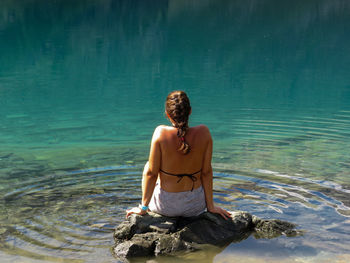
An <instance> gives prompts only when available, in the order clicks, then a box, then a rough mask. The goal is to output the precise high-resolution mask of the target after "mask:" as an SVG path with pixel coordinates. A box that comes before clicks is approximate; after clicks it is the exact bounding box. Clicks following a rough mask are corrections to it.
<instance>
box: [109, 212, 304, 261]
mask: <svg viewBox="0 0 350 263" xmlns="http://www.w3.org/2000/svg"><path fill="white" fill-rule="evenodd" d="M251 233H254V235H255V236H256V237H257V238H273V237H277V236H280V235H282V234H284V235H287V236H295V235H297V234H298V232H297V231H296V230H295V225H294V224H292V223H289V222H285V221H281V220H262V219H260V218H258V217H256V216H252V215H251V214H249V213H246V212H239V211H238V212H232V217H231V218H230V219H229V220H225V219H224V218H222V217H221V216H220V215H218V214H212V213H209V212H205V213H203V214H201V215H199V216H196V217H166V216H161V215H158V214H155V213H148V214H147V215H144V216H139V215H131V216H130V217H129V218H128V219H126V220H125V221H124V222H122V223H121V224H120V225H119V226H118V227H117V228H116V229H115V232H114V239H115V246H114V249H113V252H114V255H115V256H116V257H117V258H119V259H123V260H124V259H126V258H132V257H143V256H158V255H176V254H177V253H180V252H181V253H182V252H190V251H195V250H201V249H203V247H205V246H208V244H209V245H212V246H216V247H222V246H226V245H228V244H229V243H231V242H239V241H241V240H244V239H246V238H247V237H248V236H249V235H250V234H251Z"/></svg>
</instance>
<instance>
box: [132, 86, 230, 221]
mask: <svg viewBox="0 0 350 263" xmlns="http://www.w3.org/2000/svg"><path fill="white" fill-rule="evenodd" d="M165 113H166V115H167V117H168V118H169V120H170V122H171V123H172V126H171V127H169V126H165V125H161V126H158V127H157V128H156V129H155V131H154V134H153V138H152V142H151V150H150V155H149V160H148V162H147V163H146V165H145V168H144V171H143V178H142V204H141V205H140V206H139V207H134V208H132V209H131V210H128V211H126V213H127V214H126V217H128V216H129V215H131V214H139V215H143V214H146V213H147V211H148V210H150V211H152V212H156V213H159V214H162V215H165V216H196V215H199V214H201V213H202V212H204V211H205V209H207V211H209V212H212V213H217V214H220V215H221V216H222V217H224V218H225V219H228V217H230V213H229V212H227V211H226V210H224V209H222V208H220V207H218V206H215V205H214V202H213V170H212V167H211V158H212V150H213V141H212V138H211V135H210V132H209V129H208V128H207V127H206V126H205V125H199V126H196V127H189V126H188V117H189V115H190V114H191V106H190V101H189V99H188V97H187V95H186V93H185V92H183V91H173V92H171V93H170V94H169V95H168V97H167V99H166V103H165Z"/></svg>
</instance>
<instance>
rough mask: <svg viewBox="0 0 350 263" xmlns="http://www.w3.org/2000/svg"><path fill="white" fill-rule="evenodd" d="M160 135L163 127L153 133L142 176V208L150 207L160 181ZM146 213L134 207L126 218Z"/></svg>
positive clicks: (127, 213) (127, 212) (128, 211)
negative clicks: (155, 188) (158, 180)
mask: <svg viewBox="0 0 350 263" xmlns="http://www.w3.org/2000/svg"><path fill="white" fill-rule="evenodd" d="M160 133H161V127H157V128H156V129H155V131H154V133H153V137H152V142H151V150H150V154H149V159H148V162H147V163H146V165H145V168H144V170H143V174H142V206H148V204H149V203H150V201H151V198H152V195H153V191H154V187H155V185H156V182H157V179H158V173H159V169H160V161H161V150H160V135H161V134H160ZM146 212H147V211H145V210H142V209H141V208H139V207H134V208H132V209H131V210H127V211H126V217H128V216H129V215H131V214H139V215H143V214H146Z"/></svg>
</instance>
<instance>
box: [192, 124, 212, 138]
mask: <svg viewBox="0 0 350 263" xmlns="http://www.w3.org/2000/svg"><path fill="white" fill-rule="evenodd" d="M194 128H195V129H196V130H197V132H199V133H201V134H203V135H207V136H210V131H209V128H208V127H207V126H206V125H204V124H200V125H198V126H195V127H194Z"/></svg>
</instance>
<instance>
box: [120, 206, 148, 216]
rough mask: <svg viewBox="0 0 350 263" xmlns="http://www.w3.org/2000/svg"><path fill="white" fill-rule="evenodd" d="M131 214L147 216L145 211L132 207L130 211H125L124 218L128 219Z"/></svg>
mask: <svg viewBox="0 0 350 263" xmlns="http://www.w3.org/2000/svg"><path fill="white" fill-rule="evenodd" d="M131 214H137V215H145V214H147V211H146V210H142V209H141V208H139V207H133V208H131V209H130V210H126V217H125V218H128V217H129V216H130V215H131Z"/></svg>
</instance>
